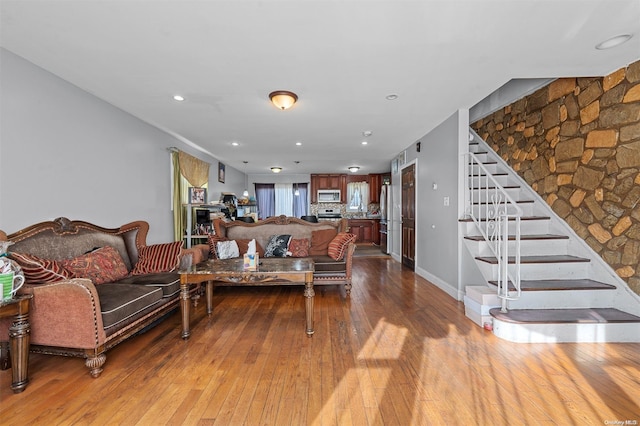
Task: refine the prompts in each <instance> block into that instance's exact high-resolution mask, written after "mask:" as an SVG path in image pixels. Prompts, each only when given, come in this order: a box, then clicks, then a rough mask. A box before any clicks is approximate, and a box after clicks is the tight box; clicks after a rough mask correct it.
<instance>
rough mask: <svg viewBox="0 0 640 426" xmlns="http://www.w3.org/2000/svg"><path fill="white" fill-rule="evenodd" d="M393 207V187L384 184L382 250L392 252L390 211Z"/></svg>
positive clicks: (381, 190) (381, 195)
mask: <svg viewBox="0 0 640 426" xmlns="http://www.w3.org/2000/svg"><path fill="white" fill-rule="evenodd" d="M390 208H391V188H390V187H389V185H387V184H384V185H382V188H381V189H380V251H382V252H383V253H385V254H389V253H390V247H391V241H392V240H391V232H390V231H391V226H389V225H390V224H389V219H390V218H389V216H390V215H389V211H390Z"/></svg>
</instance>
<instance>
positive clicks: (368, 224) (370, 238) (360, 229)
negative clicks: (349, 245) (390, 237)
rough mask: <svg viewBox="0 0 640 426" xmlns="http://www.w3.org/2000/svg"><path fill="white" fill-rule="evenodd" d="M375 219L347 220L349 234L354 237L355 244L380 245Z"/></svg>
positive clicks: (377, 221) (377, 224)
mask: <svg viewBox="0 0 640 426" xmlns="http://www.w3.org/2000/svg"><path fill="white" fill-rule="evenodd" d="M379 222H380V221H379V220H377V219H349V221H348V223H349V232H350V233H352V234H354V235H355V236H356V243H373V244H376V245H379V244H380V230H379V229H378V226H379Z"/></svg>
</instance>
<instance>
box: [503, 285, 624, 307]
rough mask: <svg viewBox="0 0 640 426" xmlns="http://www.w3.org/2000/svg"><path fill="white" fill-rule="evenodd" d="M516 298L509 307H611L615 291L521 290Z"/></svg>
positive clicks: (510, 302)
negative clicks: (520, 295) (520, 294)
mask: <svg viewBox="0 0 640 426" xmlns="http://www.w3.org/2000/svg"><path fill="white" fill-rule="evenodd" d="M522 293H523V294H522V297H520V299H518V300H510V301H509V309H510V310H511V309H570V308H611V307H613V305H614V300H613V299H614V296H615V291H611V290H556V291H527V292H526V293H525V292H522Z"/></svg>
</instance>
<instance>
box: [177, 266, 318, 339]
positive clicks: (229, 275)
mask: <svg viewBox="0 0 640 426" xmlns="http://www.w3.org/2000/svg"><path fill="white" fill-rule="evenodd" d="M313 271H314V264H313V260H311V259H307V258H294V257H269V258H264V259H260V265H259V266H258V270H257V271H245V270H244V269H243V259H242V258H237V259H225V260H220V259H211V260H207V261H205V262H201V263H199V264H197V265H193V266H191V267H189V268H188V269H183V270H180V271H179V273H180V311H181V313H182V334H181V336H182V338H183V339H188V338H189V336H190V335H191V331H190V330H189V322H190V313H189V285H190V284H200V283H206V288H205V294H206V299H207V313H208V314H211V313H212V312H213V288H214V286H215V285H216V284H217V285H233V286H265V285H302V284H304V296H305V298H306V299H305V312H306V333H307V336H308V337H311V336H312V335H313V298H314V296H315V292H314V291H313Z"/></svg>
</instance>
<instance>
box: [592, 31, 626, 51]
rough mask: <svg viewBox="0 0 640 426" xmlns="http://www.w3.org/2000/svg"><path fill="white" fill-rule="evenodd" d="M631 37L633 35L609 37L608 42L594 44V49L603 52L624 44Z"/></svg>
mask: <svg viewBox="0 0 640 426" xmlns="http://www.w3.org/2000/svg"><path fill="white" fill-rule="evenodd" d="M631 37H633V34H620V35H617V36H615V37H611V38H610V39H609V40H605V41H603V42H602V43H598V44H596V49H598V50H605V49H611V48H612V47H616V46H620V45H621V44H622V43H626V42H627V41H629V40H630V39H631Z"/></svg>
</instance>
